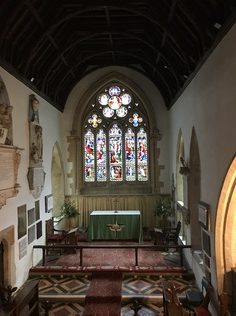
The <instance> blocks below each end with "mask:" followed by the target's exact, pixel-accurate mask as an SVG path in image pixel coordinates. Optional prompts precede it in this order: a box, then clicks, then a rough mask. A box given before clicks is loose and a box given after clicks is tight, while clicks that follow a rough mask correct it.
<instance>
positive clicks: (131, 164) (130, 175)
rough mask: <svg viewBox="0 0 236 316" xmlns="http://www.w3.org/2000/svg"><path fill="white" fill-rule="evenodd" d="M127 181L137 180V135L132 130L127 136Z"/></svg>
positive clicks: (129, 130)
mask: <svg viewBox="0 0 236 316" xmlns="http://www.w3.org/2000/svg"><path fill="white" fill-rule="evenodd" d="M125 164H126V169H125V170H126V180H127V181H135V180H136V146H135V134H134V132H133V130H132V129H131V128H129V129H128V131H127V132H126V134H125Z"/></svg>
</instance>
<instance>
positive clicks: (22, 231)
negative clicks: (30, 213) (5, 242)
mask: <svg viewBox="0 0 236 316" xmlns="http://www.w3.org/2000/svg"><path fill="white" fill-rule="evenodd" d="M17 216H18V239H20V238H21V237H23V236H25V235H26V205H21V206H19V207H18V208H17Z"/></svg>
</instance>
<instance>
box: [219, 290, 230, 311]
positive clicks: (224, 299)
mask: <svg viewBox="0 0 236 316" xmlns="http://www.w3.org/2000/svg"><path fill="white" fill-rule="evenodd" d="M218 298H219V304H220V316H230V312H229V298H228V295H227V293H225V292H222V293H221V294H220V295H219V297H218Z"/></svg>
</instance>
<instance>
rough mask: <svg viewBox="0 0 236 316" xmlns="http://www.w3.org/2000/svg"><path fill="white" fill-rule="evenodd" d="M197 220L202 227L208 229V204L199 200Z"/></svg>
mask: <svg viewBox="0 0 236 316" xmlns="http://www.w3.org/2000/svg"><path fill="white" fill-rule="evenodd" d="M198 221H199V223H200V225H201V226H202V227H203V228H204V229H206V230H209V204H207V203H205V202H199V204H198Z"/></svg>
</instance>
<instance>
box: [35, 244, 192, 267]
mask: <svg viewBox="0 0 236 316" xmlns="http://www.w3.org/2000/svg"><path fill="white" fill-rule="evenodd" d="M191 247H192V246H191V245H174V246H173V245H140V244H139V245H61V244H60V245H50V246H48V245H47V246H45V245H35V246H33V249H41V250H42V252H43V254H42V265H43V266H45V263H46V256H47V253H48V251H49V250H50V251H52V250H56V249H58V250H60V253H63V252H68V251H74V252H76V250H77V249H79V252H80V260H79V265H80V266H81V267H82V266H83V250H84V249H127V248H128V249H134V250H135V252H134V256H135V266H139V262H138V250H139V249H153V250H156V251H168V250H169V249H176V251H178V252H179V254H180V266H181V267H183V250H184V249H186V248H191Z"/></svg>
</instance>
